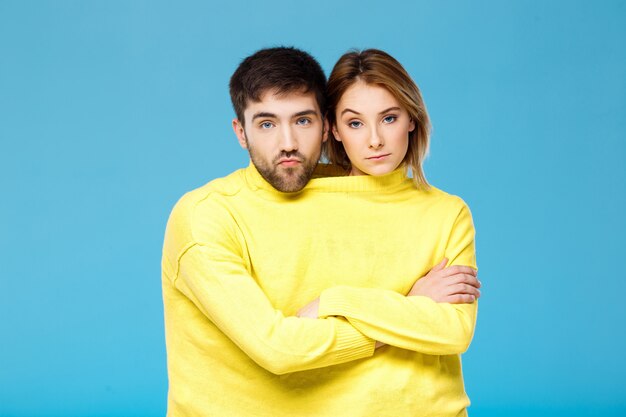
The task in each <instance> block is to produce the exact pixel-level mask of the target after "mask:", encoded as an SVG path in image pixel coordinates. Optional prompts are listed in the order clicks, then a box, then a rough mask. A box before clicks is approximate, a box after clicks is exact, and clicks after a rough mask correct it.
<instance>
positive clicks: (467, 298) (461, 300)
mask: <svg viewBox="0 0 626 417" xmlns="http://www.w3.org/2000/svg"><path fill="white" fill-rule="evenodd" d="M474 301H476V298H475V297H474V296H473V295H469V294H455V295H450V296H448V297H446V299H445V301H444V302H445V303H451V304H471V303H473V302H474Z"/></svg>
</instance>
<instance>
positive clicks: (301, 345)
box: [165, 209, 375, 374]
mask: <svg viewBox="0 0 626 417" xmlns="http://www.w3.org/2000/svg"><path fill="white" fill-rule="evenodd" d="M179 215H180V214H177V213H176V209H175V211H174V212H173V214H172V217H171V218H170V222H168V230H167V232H166V245H165V247H166V248H167V247H168V244H167V243H168V240H169V241H176V240H177V239H178V240H180V236H176V235H177V234H181V233H179V232H181V230H178V229H180V228H181V227H182V228H183V229H184V228H185V227H186V226H184V224H185V223H186V222H185V221H182V222H180V221H178V219H176V218H173V217H176V216H179ZM181 224H182V226H181ZM202 227H203V228H204V230H203V233H202V235H203V236H207V235H208V236H210V237H211V238H210V239H206V238H204V239H202V240H201V241H198V240H194V241H190V242H188V243H186V244H184V245H174V246H177V247H178V248H180V250H178V251H177V252H178V254H177V256H175V257H174V259H173V260H174V262H173V263H174V265H175V266H173V268H172V269H173V271H172V276H173V278H172V281H173V283H174V285H175V287H176V288H177V289H178V290H179V291H180V292H182V293H183V294H184V295H185V296H186V297H187V298H188V299H189V300H191V301H192V302H193V303H194V304H195V305H196V307H197V308H198V309H199V310H200V312H202V314H203V315H204V316H206V317H207V318H208V319H209V320H211V321H212V322H213V323H214V324H215V325H216V326H217V327H218V328H219V329H220V330H221V331H222V332H223V333H224V334H225V335H226V336H227V337H228V338H229V339H230V340H232V341H233V342H234V343H235V344H236V345H237V346H239V348H240V349H241V350H243V351H244V352H245V353H246V354H247V355H248V356H249V357H250V358H251V359H252V360H254V361H255V362H256V363H257V364H259V365H260V366H261V367H263V368H265V369H267V370H268V371H270V372H272V373H274V374H285V373H289V372H295V371H301V370H306V369H313V368H320V367H325V366H329V365H334V364H338V363H343V362H348V361H351V360H355V359H360V358H364V357H368V356H371V355H373V353H374V343H375V342H374V340H373V339H371V338H369V337H366V336H364V335H363V334H362V333H361V332H360V331H358V330H357V329H355V328H354V326H352V325H351V324H350V323H349V322H348V321H347V320H346V319H344V318H340V317H329V318H327V319H306V318H303V319H300V318H296V317H285V316H284V315H283V313H282V312H281V311H279V310H277V309H275V308H274V307H273V306H272V304H271V302H270V300H269V299H268V298H267V296H266V295H265V293H264V292H263V290H262V289H261V288H260V287H259V285H258V284H257V283H256V281H255V280H254V279H253V278H252V276H251V275H250V272H249V270H248V268H247V267H246V263H245V261H244V258H243V251H244V248H243V247H242V245H243V243H242V242H241V239H240V238H239V237H238V236H236V233H235V232H234V230H235V229H236V227H234V225H233V221H232V218H229V217H228V216H224V215H217V216H216V217H214V218H213V219H211V221H209V222H208V225H207V224H203V226H202ZM207 232H208V233H207ZM182 234H183V235H184V234H186V232H185V231H184V230H183V231H182ZM187 234H189V233H187ZM170 235H171V236H170Z"/></svg>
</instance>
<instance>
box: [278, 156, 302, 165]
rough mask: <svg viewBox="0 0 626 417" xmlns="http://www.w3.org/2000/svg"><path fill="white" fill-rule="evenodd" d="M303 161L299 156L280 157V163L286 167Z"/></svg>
mask: <svg viewBox="0 0 626 417" xmlns="http://www.w3.org/2000/svg"><path fill="white" fill-rule="evenodd" d="M301 162H302V161H301V160H299V159H297V158H280V159H279V160H278V165H282V166H284V167H293V166H296V165H298V164H300V163H301Z"/></svg>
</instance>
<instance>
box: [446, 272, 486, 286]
mask: <svg viewBox="0 0 626 417" xmlns="http://www.w3.org/2000/svg"><path fill="white" fill-rule="evenodd" d="M446 280H447V281H446V282H448V285H455V284H460V283H464V284H468V285H471V286H472V287H476V288H480V287H481V284H480V281H479V280H478V278H476V277H475V276H474V275H468V274H456V275H452V276H450V277H448V278H446Z"/></svg>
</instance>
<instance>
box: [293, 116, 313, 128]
mask: <svg viewBox="0 0 626 417" xmlns="http://www.w3.org/2000/svg"><path fill="white" fill-rule="evenodd" d="M296 124H297V125H300V126H306V125H309V124H311V119H307V118H306V117H303V118H302V119H298V121H297V122H296Z"/></svg>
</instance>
